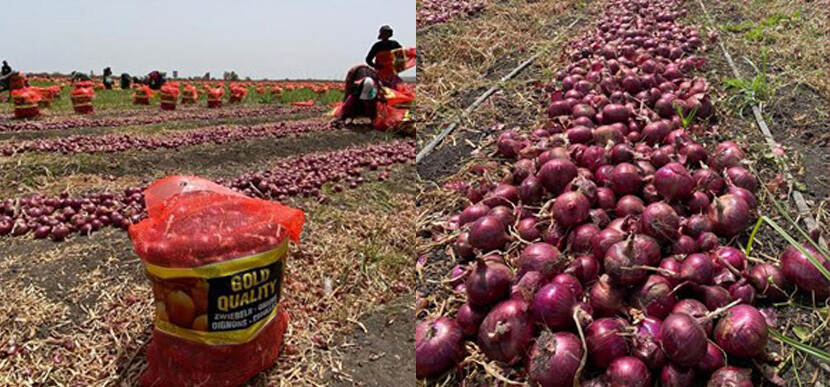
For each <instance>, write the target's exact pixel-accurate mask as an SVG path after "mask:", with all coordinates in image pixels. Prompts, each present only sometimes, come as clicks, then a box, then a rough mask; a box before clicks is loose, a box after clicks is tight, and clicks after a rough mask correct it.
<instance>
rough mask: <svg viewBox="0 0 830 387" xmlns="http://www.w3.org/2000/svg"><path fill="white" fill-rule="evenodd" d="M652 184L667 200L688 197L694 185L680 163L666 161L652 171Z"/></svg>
mask: <svg viewBox="0 0 830 387" xmlns="http://www.w3.org/2000/svg"><path fill="white" fill-rule="evenodd" d="M654 186H655V187H656V188H657V192H659V193H660V196H662V197H664V198H666V200H669V201H676V200H682V199H685V198H688V197H689V196H690V195H691V194H692V190H693V189H694V187H695V183H694V180H693V179H692V175H690V174H689V171H687V170H686V167H684V166H683V165H682V164H680V163H668V164H666V165H664V166H663V167H661V168H660V169H658V170H657V172H655V173H654Z"/></svg>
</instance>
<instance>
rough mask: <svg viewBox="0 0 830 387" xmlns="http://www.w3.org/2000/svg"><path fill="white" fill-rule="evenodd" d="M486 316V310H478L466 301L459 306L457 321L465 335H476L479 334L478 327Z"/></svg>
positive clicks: (456, 315)
mask: <svg viewBox="0 0 830 387" xmlns="http://www.w3.org/2000/svg"><path fill="white" fill-rule="evenodd" d="M486 316H487V311H486V310H478V309H476V308H473V307H472V306H470V304H469V303H466V302H465V303H464V304H463V305H461V307H459V308H458V312H457V313H456V314H455V321H456V322H457V323H458V326H459V327H460V328H461V333H463V334H464V336H465V337H476V335H478V327H479V326H480V325H481V322H482V321H484V317H486Z"/></svg>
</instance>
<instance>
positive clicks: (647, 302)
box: [633, 274, 677, 319]
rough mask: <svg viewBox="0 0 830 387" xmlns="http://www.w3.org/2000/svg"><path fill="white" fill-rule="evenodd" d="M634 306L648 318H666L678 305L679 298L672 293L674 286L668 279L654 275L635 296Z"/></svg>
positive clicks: (649, 277)
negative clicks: (675, 305)
mask: <svg viewBox="0 0 830 387" xmlns="http://www.w3.org/2000/svg"><path fill="white" fill-rule="evenodd" d="M633 301H634V304H635V305H636V306H637V307H638V308H639V309H640V310H642V311H643V312H644V313H645V314H646V316H652V317H656V318H660V319H662V318H664V317H666V316H667V315H668V314H669V313H670V312H671V310H672V308H673V307H674V304H676V303H677V297H675V295H674V293H673V292H672V284H671V282H669V280H668V279H666V277H663V276H661V275H656V274H652V275H650V276H648V278H647V279H646V281H645V282H644V283H643V285H642V286H640V288H639V289H637V291H636V292H635V293H634V295H633Z"/></svg>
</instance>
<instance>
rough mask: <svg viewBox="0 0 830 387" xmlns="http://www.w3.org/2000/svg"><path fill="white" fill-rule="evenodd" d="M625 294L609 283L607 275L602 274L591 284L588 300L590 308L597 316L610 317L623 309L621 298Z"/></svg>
mask: <svg viewBox="0 0 830 387" xmlns="http://www.w3.org/2000/svg"><path fill="white" fill-rule="evenodd" d="M624 297H625V294H624V293H623V291H622V289H620V288H619V287H615V286H614V285H612V284H611V280H610V279H609V278H608V275H605V274H603V275H602V276H601V277H600V278H599V280H598V281H597V282H596V283H594V285H593V286H591V290H590V292H589V301H590V305H591V308H593V309H594V311H595V313H596V315H597V316H602V317H610V316H613V315H615V314H617V312H619V311H620V310H622V309H623V298H624Z"/></svg>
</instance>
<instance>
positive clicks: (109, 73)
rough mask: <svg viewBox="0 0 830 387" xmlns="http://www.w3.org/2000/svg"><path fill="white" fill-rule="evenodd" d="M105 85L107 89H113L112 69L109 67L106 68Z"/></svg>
mask: <svg viewBox="0 0 830 387" xmlns="http://www.w3.org/2000/svg"><path fill="white" fill-rule="evenodd" d="M104 87H105V88H106V89H107V90H110V89H112V70H110V68H109V67H107V68H105V69H104Z"/></svg>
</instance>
